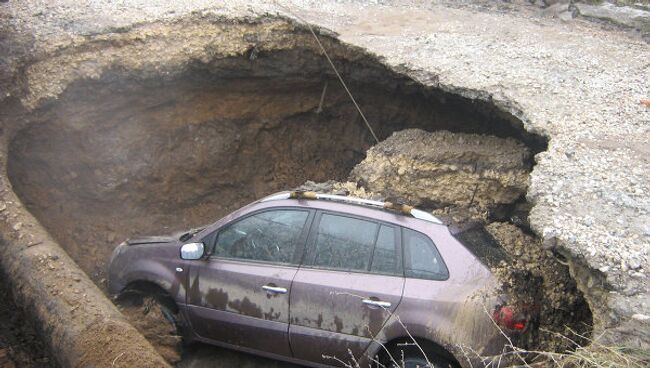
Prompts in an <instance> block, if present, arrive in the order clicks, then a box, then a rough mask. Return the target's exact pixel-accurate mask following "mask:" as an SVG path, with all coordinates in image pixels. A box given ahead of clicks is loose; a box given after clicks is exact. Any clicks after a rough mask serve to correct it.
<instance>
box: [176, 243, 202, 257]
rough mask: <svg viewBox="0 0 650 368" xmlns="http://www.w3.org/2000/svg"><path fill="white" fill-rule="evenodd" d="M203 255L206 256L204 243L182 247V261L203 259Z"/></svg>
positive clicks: (188, 244)
mask: <svg viewBox="0 0 650 368" xmlns="http://www.w3.org/2000/svg"><path fill="white" fill-rule="evenodd" d="M203 255H205V245H204V244H203V243H187V244H183V246H182V247H181V259H188V260H196V259H201V258H203Z"/></svg>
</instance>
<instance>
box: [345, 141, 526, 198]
mask: <svg viewBox="0 0 650 368" xmlns="http://www.w3.org/2000/svg"><path fill="white" fill-rule="evenodd" d="M530 169H531V164H530V151H529V150H528V149H527V148H526V146H525V145H524V144H522V143H521V142H518V141H516V140H514V139H511V138H498V137H494V136H485V135H477V134H464V133H451V132H448V131H436V132H425V131H423V130H418V129H408V130H403V131H400V132H396V133H394V134H393V135H392V136H390V137H389V138H388V139H386V140H385V141H383V142H381V143H379V144H377V145H376V146H374V147H372V148H371V149H370V150H368V154H367V156H366V159H365V160H363V161H362V162H361V163H360V164H359V165H357V166H356V167H355V168H354V170H352V173H351V174H350V179H351V180H352V181H356V182H359V183H361V184H362V186H364V187H366V188H367V189H368V190H370V191H373V192H377V193H382V194H384V195H386V196H388V197H396V198H398V199H401V200H402V201H405V202H408V203H411V204H414V205H417V206H423V207H427V208H440V207H450V206H462V207H476V208H478V209H479V210H480V211H488V210H491V209H494V208H496V207H497V206H499V205H504V204H510V203H513V202H515V201H516V200H517V199H518V198H520V197H521V196H522V195H523V194H524V193H525V192H526V188H527V181H528V173H529V171H530Z"/></svg>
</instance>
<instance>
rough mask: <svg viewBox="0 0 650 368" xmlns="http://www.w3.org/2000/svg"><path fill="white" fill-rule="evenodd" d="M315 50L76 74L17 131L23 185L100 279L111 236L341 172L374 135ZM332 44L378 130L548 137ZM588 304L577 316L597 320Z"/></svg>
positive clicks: (532, 142) (43, 217)
mask: <svg viewBox="0 0 650 368" xmlns="http://www.w3.org/2000/svg"><path fill="white" fill-rule="evenodd" d="M332 42H333V41H332ZM314 50H315V49H314V48H313V47H306V46H305V47H300V46H295V47H292V48H286V49H278V50H275V51H274V50H268V49H265V50H263V51H260V50H258V49H256V48H251V49H250V50H248V51H247V52H245V53H243V54H241V55H236V56H232V55H231V56H227V57H221V58H216V59H213V60H210V61H209V62H205V61H199V60H194V61H191V62H189V63H188V65H187V66H186V67H185V68H184V70H182V71H181V72H179V73H177V74H174V75H173V76H166V77H156V76H152V75H151V73H147V74H146V75H144V74H143V76H141V77H138V76H137V75H136V74H137V73H135V74H134V72H132V71H128V72H126V71H125V70H124V69H123V68H118V67H115V68H111V69H108V70H106V71H104V72H103V74H102V75H101V77H99V78H97V79H78V80H76V81H74V82H72V83H70V84H69V85H68V86H67V87H66V88H65V90H64V91H63V92H62V93H61V95H60V96H59V97H58V98H57V99H55V100H49V101H46V102H44V103H42V104H40V105H39V106H38V107H37V108H36V109H34V110H33V111H32V112H31V113H29V115H28V116H27V117H26V119H27V120H28V123H27V124H25V128H23V129H22V130H20V131H19V132H18V133H17V134H16V135H15V137H14V138H13V140H12V141H11V143H10V150H9V158H8V174H9V177H10V180H11V182H12V185H13V188H14V191H15V192H16V193H17V194H18V196H19V197H20V198H21V200H22V202H23V203H24V204H25V206H26V207H27V208H28V209H29V211H30V212H31V213H32V214H34V216H35V217H36V218H38V220H39V221H40V222H41V224H42V225H43V226H44V227H45V228H46V229H47V230H48V231H49V232H50V234H51V235H52V236H53V237H54V238H55V239H56V240H57V241H58V242H59V244H60V245H61V246H62V247H63V248H64V249H65V250H66V251H67V252H68V253H69V254H70V256H71V257H72V258H73V259H74V260H75V261H76V262H77V263H78V264H79V265H80V266H81V268H82V269H83V270H84V271H85V272H86V273H87V274H88V275H89V276H90V277H91V278H92V279H93V280H94V281H95V282H96V283H97V284H98V285H99V286H100V287H103V285H104V282H105V277H106V268H107V263H108V261H109V257H110V255H111V253H112V251H113V249H114V247H115V246H116V245H117V244H119V243H120V242H121V241H123V240H125V239H127V238H129V237H133V236H137V235H146V234H162V233H170V232H173V231H177V230H181V229H187V228H190V227H195V226H198V225H202V224H206V223H210V222H213V221H215V220H217V219H219V218H220V217H222V216H224V215H226V214H227V213H229V212H230V211H232V210H234V209H236V208H238V207H240V206H242V205H244V204H246V203H249V202H251V201H253V200H254V199H257V198H260V197H261V196H264V195H267V194H270V193H273V192H276V191H280V190H285V189H288V188H294V187H297V186H299V185H301V184H302V183H304V182H305V181H307V180H312V181H315V182H323V181H327V180H340V181H344V180H346V178H348V175H349V174H350V171H351V170H352V169H353V168H354V167H355V165H357V164H358V163H360V162H361V161H362V160H363V159H364V158H365V157H366V151H367V150H368V149H369V148H370V147H372V146H373V145H374V144H375V142H374V139H373V137H372V135H371V134H370V133H369V131H368V129H367V128H366V126H365V125H364V123H363V120H362V119H361V116H360V115H359V113H358V111H357V110H356V108H355V106H354V105H353V104H352V103H351V101H350V98H349V96H348V95H347V93H346V91H345V90H344V89H343V88H342V86H341V84H340V83H339V81H338V79H337V78H336V76H335V74H334V73H333V71H332V69H331V68H330V66H329V65H328V64H327V62H326V60H325V59H324V57H323V55H321V53H320V52H318V51H314ZM337 55H338V56H335V57H334V63H335V65H336V67H337V69H338V70H339V71H340V72H341V74H342V75H343V78H344V79H345V80H346V82H347V83H348V85H349V87H350V90H351V91H352V93H353V94H354V96H355V98H356V99H357V101H358V103H359V105H360V106H361V107H362V108H363V111H364V114H365V115H366V117H367V119H368V121H369V122H370V124H372V126H373V128H374V130H375V132H376V133H377V136H378V137H379V139H380V140H384V139H386V138H387V137H389V136H390V135H391V134H392V133H394V132H397V131H400V130H404V129H408V128H418V129H423V130H426V131H442V130H446V131H450V132H464V133H474V134H483V135H490V136H497V137H510V138H514V139H516V140H517V141H519V142H522V143H523V144H524V145H525V146H526V147H528V149H529V150H530V151H531V152H532V153H533V154H534V153H539V152H541V151H543V150H544V149H545V147H546V142H545V140H544V139H543V138H541V137H539V136H536V135H534V134H530V133H528V132H526V131H525V130H524V129H523V126H522V123H521V122H520V121H519V120H518V119H517V118H516V117H515V116H513V115H511V114H510V113H507V112H505V111H503V110H502V109H500V108H498V107H497V106H495V105H493V104H491V103H489V102H486V101H483V100H475V99H470V98H466V97H462V96H459V95H456V94H452V93H449V92H445V91H443V90H441V89H437V88H433V87H426V86H424V85H422V84H420V83H418V82H416V81H414V80H413V79H411V78H408V77H406V76H405V75H403V74H400V73H398V72H396V71H393V70H391V69H389V68H387V67H385V66H384V65H383V64H382V63H380V62H379V61H378V60H377V59H376V58H374V57H371V56H369V55H366V54H364V53H362V52H361V51H358V50H348V52H347V53H339V54H337ZM345 55H348V56H347V57H346V56H345ZM350 55H353V56H354V57H350ZM97 57H101V55H98V56H97ZM531 161H532V160H531ZM532 166H533V162H530V163H528V170H529V171H530V170H532ZM520 201H521V200H520ZM523 201H525V200H523ZM432 202H435V199H432ZM504 217H505V218H507V217H508V216H504ZM576 292H577V291H576ZM580 298H582V295H581V294H580ZM583 304H584V308H586V309H585V310H583V311H578V312H576V313H577V314H576V315H579V317H576V318H580V319H581V321H582V320H584V321H588V320H589V319H590V318H591V314H590V312H589V311H588V307H587V306H586V303H584V300H583Z"/></svg>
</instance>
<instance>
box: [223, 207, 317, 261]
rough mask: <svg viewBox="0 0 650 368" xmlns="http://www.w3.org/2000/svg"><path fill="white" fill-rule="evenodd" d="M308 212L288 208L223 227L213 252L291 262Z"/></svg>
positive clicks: (258, 259)
mask: <svg viewBox="0 0 650 368" xmlns="http://www.w3.org/2000/svg"><path fill="white" fill-rule="evenodd" d="M308 216H309V212H308V211H301V210H288V209H282V210H271V211H265V212H261V213H257V214H254V215H251V216H248V217H246V218H244V219H243V220H240V221H237V222H235V223H234V224H230V225H228V226H227V227H226V228H224V229H222V230H220V231H219V233H218V235H217V240H216V243H215V246H214V250H213V252H212V256H214V257H224V258H237V259H250V260H256V261H266V262H275V263H291V262H292V261H293V256H294V253H295V251H296V247H297V246H298V245H299V240H300V235H301V234H302V230H303V227H304V226H305V222H306V220H307V217H308Z"/></svg>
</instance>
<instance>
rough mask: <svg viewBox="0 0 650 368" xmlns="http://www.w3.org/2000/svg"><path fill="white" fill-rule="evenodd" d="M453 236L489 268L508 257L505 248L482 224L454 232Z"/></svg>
mask: <svg viewBox="0 0 650 368" xmlns="http://www.w3.org/2000/svg"><path fill="white" fill-rule="evenodd" d="M454 237H455V238H456V240H458V241H459V242H461V244H463V245H464V246H465V248H467V250H469V251H470V252H471V253H472V254H473V255H474V256H475V257H476V258H478V259H479V261H481V263H483V264H484V265H486V266H487V267H489V268H494V267H495V266H497V265H498V264H499V263H500V262H501V261H506V260H507V258H508V255H507V253H506V252H505V250H504V249H503V248H502V247H501V246H500V245H499V243H498V242H497V241H496V240H495V239H494V237H492V235H490V233H489V232H488V231H487V230H485V228H484V227H482V226H478V227H474V228H471V229H468V230H464V231H461V232H459V233H456V234H454Z"/></svg>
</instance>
